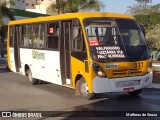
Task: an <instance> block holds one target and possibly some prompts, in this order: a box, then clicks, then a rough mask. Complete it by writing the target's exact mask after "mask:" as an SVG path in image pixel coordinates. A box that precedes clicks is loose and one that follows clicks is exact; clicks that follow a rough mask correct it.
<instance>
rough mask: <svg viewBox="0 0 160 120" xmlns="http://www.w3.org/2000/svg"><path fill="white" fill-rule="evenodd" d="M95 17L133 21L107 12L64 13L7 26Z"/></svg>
mask: <svg viewBox="0 0 160 120" xmlns="http://www.w3.org/2000/svg"><path fill="white" fill-rule="evenodd" d="M96 17H110V18H128V19H135V18H134V17H132V16H130V15H127V14H120V13H109V12H77V13H66V14H60V15H55V16H42V17H37V18H29V19H22V20H14V21H10V22H9V25H12V24H25V23H30V22H32V23H33V22H43V21H51V20H64V19H73V18H79V19H81V20H82V19H85V18H96Z"/></svg>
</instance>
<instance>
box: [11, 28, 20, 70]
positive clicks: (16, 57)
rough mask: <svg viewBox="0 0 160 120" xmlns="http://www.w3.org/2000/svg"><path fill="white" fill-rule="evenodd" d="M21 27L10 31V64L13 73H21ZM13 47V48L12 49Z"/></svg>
mask: <svg viewBox="0 0 160 120" xmlns="http://www.w3.org/2000/svg"><path fill="white" fill-rule="evenodd" d="M19 38H20V34H19V26H12V27H11V31H10V47H11V48H10V63H11V66H12V71H14V72H20V66H21V64H20V50H19ZM12 47H13V48H12Z"/></svg>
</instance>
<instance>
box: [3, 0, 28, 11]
mask: <svg viewBox="0 0 160 120" xmlns="http://www.w3.org/2000/svg"><path fill="white" fill-rule="evenodd" d="M3 1H6V2H8V1H9V0H1V2H3ZM14 2H15V5H11V4H7V7H8V8H15V9H20V10H26V0H14Z"/></svg>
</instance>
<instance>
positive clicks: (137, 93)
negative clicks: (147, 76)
mask: <svg viewBox="0 0 160 120" xmlns="http://www.w3.org/2000/svg"><path fill="white" fill-rule="evenodd" d="M141 92H142V89H139V90H135V91H133V92H128V93H129V95H131V96H138V95H139V94H140V93H141Z"/></svg>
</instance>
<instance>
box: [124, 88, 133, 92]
mask: <svg viewBox="0 0 160 120" xmlns="http://www.w3.org/2000/svg"><path fill="white" fill-rule="evenodd" d="M123 91H124V92H133V91H134V88H124V89H123Z"/></svg>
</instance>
